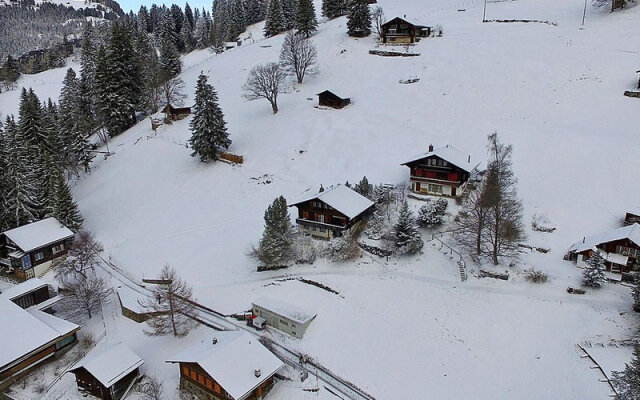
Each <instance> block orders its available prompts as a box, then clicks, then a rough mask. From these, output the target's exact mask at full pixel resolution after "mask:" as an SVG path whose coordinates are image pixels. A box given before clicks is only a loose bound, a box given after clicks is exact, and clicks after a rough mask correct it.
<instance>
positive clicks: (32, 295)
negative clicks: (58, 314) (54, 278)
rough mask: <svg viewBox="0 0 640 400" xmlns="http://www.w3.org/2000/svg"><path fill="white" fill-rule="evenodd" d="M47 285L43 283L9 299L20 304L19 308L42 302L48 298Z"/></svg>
mask: <svg viewBox="0 0 640 400" xmlns="http://www.w3.org/2000/svg"><path fill="white" fill-rule="evenodd" d="M49 298H50V295H49V287H48V286H47V285H44V286H42V287H40V288H38V289H36V290H33V291H31V292H29V293H25V294H22V295H20V296H17V297H14V298H13V299H11V301H12V302H14V303H15V304H17V305H18V306H20V308H29V307H31V306H35V305H37V304H40V303H42V302H45V301H47V300H49Z"/></svg>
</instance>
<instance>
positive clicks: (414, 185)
mask: <svg viewBox="0 0 640 400" xmlns="http://www.w3.org/2000/svg"><path fill="white" fill-rule="evenodd" d="M402 165H405V166H407V167H409V171H410V173H409V180H410V183H411V191H413V192H416V193H421V194H429V195H437V196H449V197H458V196H461V195H462V193H463V192H464V190H465V188H466V185H467V182H468V181H469V177H470V176H471V174H472V172H474V171H476V170H477V167H478V165H479V164H477V163H472V161H471V156H470V155H466V154H464V153H463V152H461V151H460V150H458V149H456V148H455V147H453V146H450V145H446V146H443V147H440V148H438V149H434V148H433V145H429V151H428V152H427V153H423V154H419V155H417V156H415V157H413V158H411V159H410V160H409V161H407V162H405V163H403V164H402Z"/></svg>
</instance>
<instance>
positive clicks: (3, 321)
mask: <svg viewBox="0 0 640 400" xmlns="http://www.w3.org/2000/svg"><path fill="white" fill-rule="evenodd" d="M77 328H78V326H77V325H76V324H73V323H71V322H68V321H64V320H62V319H60V318H56V317H54V316H52V315H49V314H47V313H44V312H42V311H39V310H29V311H27V310H23V309H22V308H20V307H19V306H17V305H16V304H14V303H13V302H11V301H8V300H0V343H2V351H1V352H0V366H4V365H6V364H8V363H10V362H12V361H14V360H16V359H18V358H20V357H22V356H24V355H25V354H28V353H29V352H31V351H33V350H35V349H37V348H38V347H40V346H43V345H45V344H47V343H49V342H51V341H52V340H55V339H56V338H58V337H60V336H63V335H66V334H67V333H69V332H71V331H73V330H75V329H77Z"/></svg>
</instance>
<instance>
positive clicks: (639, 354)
mask: <svg viewBox="0 0 640 400" xmlns="http://www.w3.org/2000/svg"><path fill="white" fill-rule="evenodd" d="M611 381H612V383H613V385H614V386H615V387H616V390H617V394H616V395H615V396H614V399H615V400H638V399H640V345H638V344H634V346H633V358H632V359H631V363H630V364H625V367H624V371H614V372H613V378H612V379H611Z"/></svg>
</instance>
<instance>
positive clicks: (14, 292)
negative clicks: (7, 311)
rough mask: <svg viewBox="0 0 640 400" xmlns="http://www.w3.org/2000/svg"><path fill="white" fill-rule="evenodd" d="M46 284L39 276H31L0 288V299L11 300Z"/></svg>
mask: <svg viewBox="0 0 640 400" xmlns="http://www.w3.org/2000/svg"><path fill="white" fill-rule="evenodd" d="M43 286H47V283H46V282H45V281H43V280H42V279H40V278H31V279H28V280H26V281H24V282H20V283H18V284H17V285H14V286H11V287H9V288H7V289H5V290H0V300H13V299H15V298H16V297H18V296H22V295H24V294H27V293H29V292H33V291H34V290H36V289H40V288H41V287H43Z"/></svg>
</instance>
